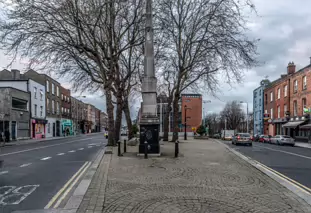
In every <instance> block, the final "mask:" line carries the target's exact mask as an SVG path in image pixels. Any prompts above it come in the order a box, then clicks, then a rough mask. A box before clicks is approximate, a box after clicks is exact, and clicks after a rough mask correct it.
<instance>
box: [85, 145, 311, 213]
mask: <svg viewBox="0 0 311 213" xmlns="http://www.w3.org/2000/svg"><path fill="white" fill-rule="evenodd" d="M173 146H174V144H172V143H166V144H165V145H164V146H163V147H162V150H163V155H164V156H163V157H161V158H150V159H148V160H146V159H142V158H138V157H136V156H134V154H130V153H129V154H126V155H125V156H123V157H117V156H116V151H114V154H113V157H112V159H111V162H110V166H109V173H108V180H107V182H106V183H102V179H103V178H100V177H101V176H103V172H102V171H100V170H102V169H99V170H98V171H97V173H98V174H97V173H96V175H97V176H96V175H95V176H96V177H97V179H96V178H95V179H96V180H94V181H96V182H97V186H98V187H99V189H98V190H97V195H95V194H94V193H93V194H92V193H89V194H88V197H89V201H90V200H92V199H93V204H90V202H89V201H88V202H87V201H85V200H84V202H85V203H86V204H84V206H85V208H84V210H85V211H80V212H96V213H97V212H107V213H108V212H109V213H110V212H117V213H143V212H144V213H160V212H161V213H266V212H280V213H291V212H297V213H303V212H306V213H309V212H311V209H310V207H309V205H308V204H307V203H305V202H304V201H303V200H301V199H300V198H299V197H297V196H296V195H294V194H293V193H292V192H290V191H288V190H287V189H286V188H284V187H283V186H281V185H280V184H278V183H277V182H275V181H274V180H272V179H270V178H269V177H267V176H266V175H264V174H262V173H261V172H260V171H258V170H256V169H255V168H253V167H251V166H250V165H249V164H247V163H246V162H244V161H243V160H241V159H240V158H238V157H237V156H235V155H234V154H232V153H231V152H229V151H228V150H227V149H226V148H225V147H224V146H222V145H221V144H218V143H216V142H213V140H212V139H210V140H208V141H196V140H192V141H191V140H188V141H187V142H184V143H180V151H181V152H182V155H181V157H179V158H178V159H175V158H172V157H171V156H173V155H174V150H173ZM129 149H130V150H129V151H132V152H134V150H135V151H136V150H137V147H130V148H129ZM94 181H93V182H94ZM93 182H92V184H93V186H95V185H96V183H95V182H94V183H93ZM102 184H104V185H105V184H106V185H105V194H104V196H103V189H102V187H101V185H102ZM89 190H90V189H89ZM91 190H94V187H93V188H92V189H91ZM90 196H91V197H90ZM92 196H93V198H92ZM94 196H95V198H94ZM98 197H99V198H98ZM96 201H97V202H96ZM87 203H88V205H87ZM80 210H81V209H80ZM87 210H88V211H87ZM95 210H96V211H95Z"/></svg>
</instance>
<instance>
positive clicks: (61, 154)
mask: <svg viewBox="0 0 311 213" xmlns="http://www.w3.org/2000/svg"><path fill="white" fill-rule="evenodd" d="M64 154H65V153H58V154H57V155H64Z"/></svg>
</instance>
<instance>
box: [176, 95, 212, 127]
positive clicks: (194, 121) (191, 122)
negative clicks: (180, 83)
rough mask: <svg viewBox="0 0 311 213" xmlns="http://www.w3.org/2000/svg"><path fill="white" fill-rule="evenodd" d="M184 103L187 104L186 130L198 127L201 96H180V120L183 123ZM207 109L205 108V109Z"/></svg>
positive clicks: (200, 115)
mask: <svg viewBox="0 0 311 213" xmlns="http://www.w3.org/2000/svg"><path fill="white" fill-rule="evenodd" d="M185 105H187V108H190V109H187V117H188V119H187V132H191V131H192V129H191V128H192V127H195V128H197V127H199V126H200V125H201V123H202V96H197V97H195V96H191V94H190V95H186V96H182V98H181V108H182V109H181V111H182V115H181V120H182V124H184V123H185ZM206 111H207V110H206Z"/></svg>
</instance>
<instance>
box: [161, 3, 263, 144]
mask: <svg viewBox="0 0 311 213" xmlns="http://www.w3.org/2000/svg"><path fill="white" fill-rule="evenodd" d="M246 7H248V8H250V9H251V10H252V9H253V8H254V6H253V5H252V4H251V3H250V2H249V0H242V1H238V0H159V3H158V10H157V18H158V19H159V22H160V23H161V25H162V29H163V33H162V34H161V36H164V38H165V39H166V41H167V42H168V43H169V45H167V46H166V48H165V49H164V50H163V51H165V52H166V53H167V64H166V69H165V70H164V69H163V70H162V73H163V74H162V76H163V78H164V80H165V81H166V84H167V86H168V87H169V92H168V95H169V96H170V97H169V100H172V105H173V106H172V109H173V112H174V131H175V133H177V132H178V102H179V99H180V96H181V94H182V92H183V91H184V90H186V89H187V88H189V87H191V86H193V85H195V83H198V82H202V84H204V85H205V87H206V89H207V90H209V91H210V92H213V91H215V88H217V85H218V84H219V82H218V78H217V75H221V77H222V79H221V82H228V83H233V82H240V81H241V79H242V77H243V72H242V70H243V69H247V68H250V67H253V66H255V65H256V64H257V62H256V59H255V55H256V45H255V41H252V40H250V39H248V38H247V37H246V33H245V32H246V30H247V29H246V27H245V26H246V18H245V16H243V14H244V11H243V10H244V9H245V8H246ZM165 130H167V129H165ZM176 139H177V134H174V137H173V140H176Z"/></svg>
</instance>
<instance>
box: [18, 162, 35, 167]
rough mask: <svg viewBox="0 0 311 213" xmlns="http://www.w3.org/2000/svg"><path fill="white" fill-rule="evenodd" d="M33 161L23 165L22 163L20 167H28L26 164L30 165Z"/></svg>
mask: <svg viewBox="0 0 311 213" xmlns="http://www.w3.org/2000/svg"><path fill="white" fill-rule="evenodd" d="M31 164H32V163H25V164H23V165H20V166H19V167H26V166H30V165H31Z"/></svg>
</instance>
